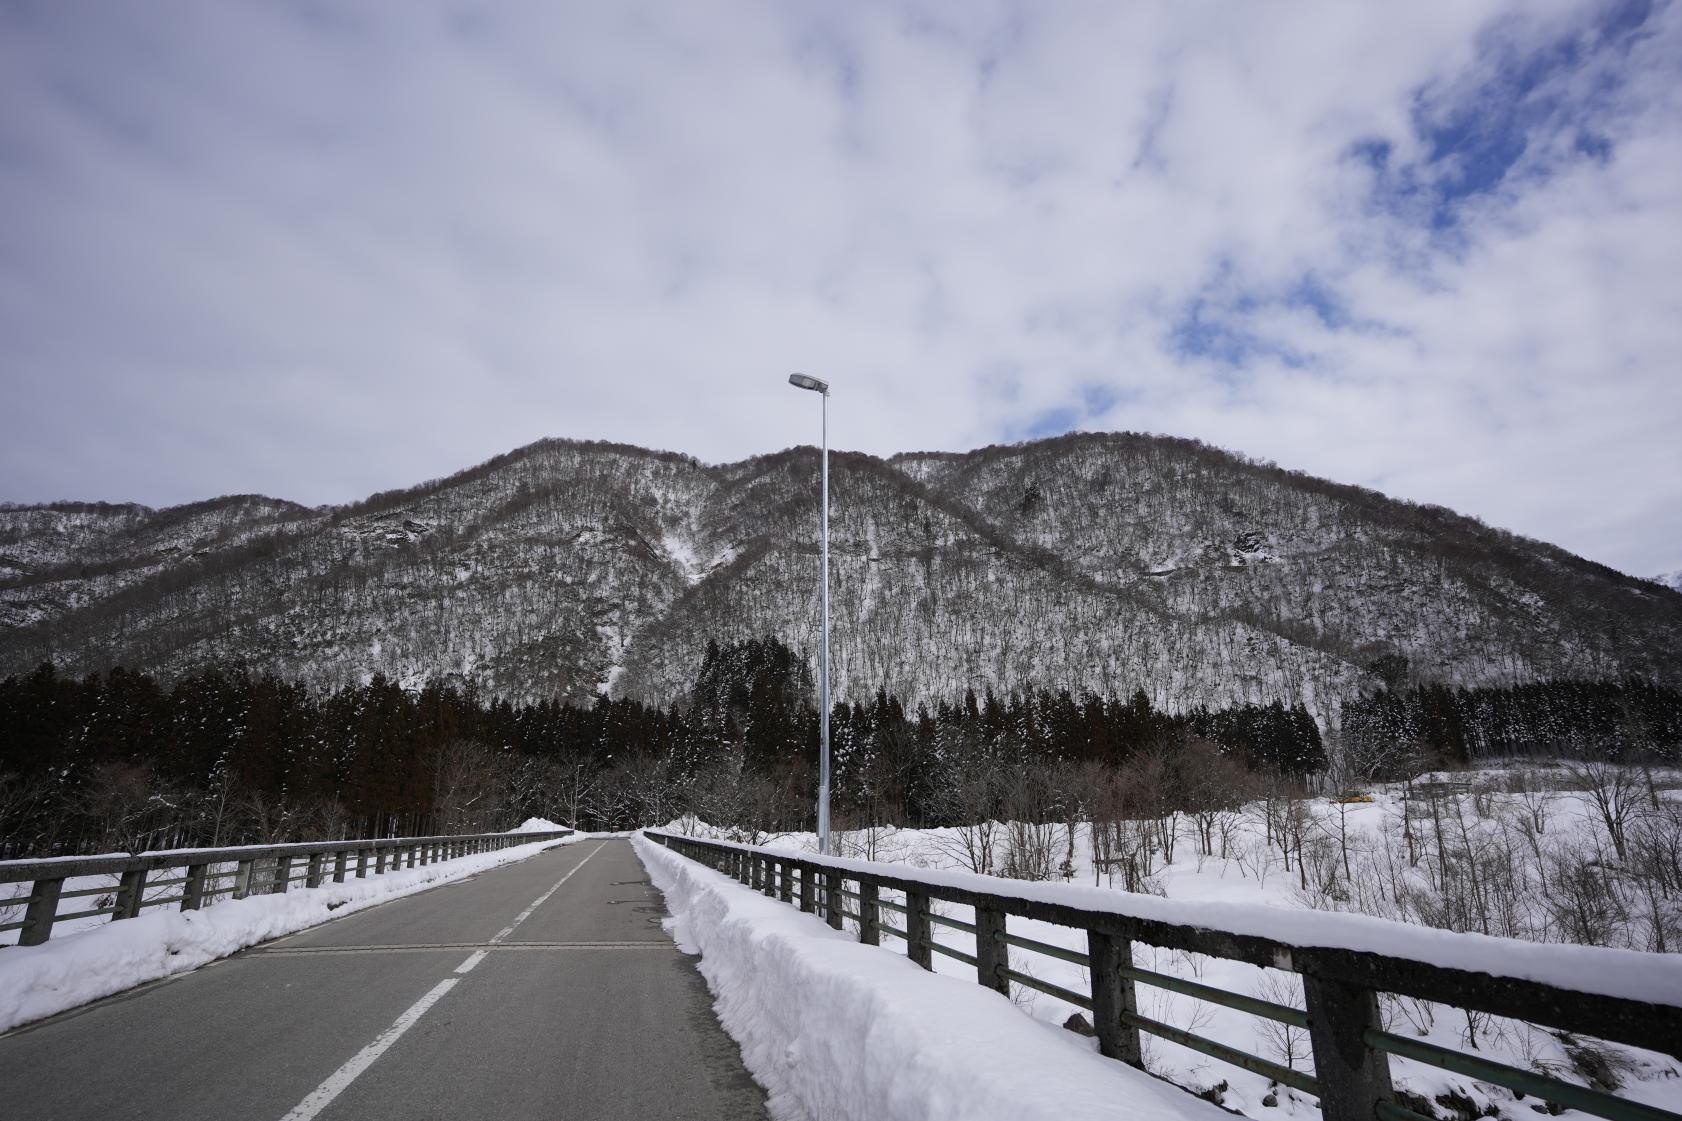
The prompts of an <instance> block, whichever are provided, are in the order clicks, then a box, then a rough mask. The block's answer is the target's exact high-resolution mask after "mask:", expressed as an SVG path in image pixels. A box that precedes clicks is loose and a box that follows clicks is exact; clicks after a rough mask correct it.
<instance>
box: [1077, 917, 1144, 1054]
mask: <svg viewBox="0 0 1682 1121" xmlns="http://www.w3.org/2000/svg"><path fill="white" fill-rule="evenodd" d="M1086 949H1087V954H1088V955H1089V956H1090V958H1091V962H1092V964H1091V970H1090V971H1091V973H1092V1026H1093V1028H1094V1030H1095V1031H1096V1032H1097V1034H1098V1053H1099V1054H1100V1055H1104V1056H1106V1057H1107V1058H1111V1059H1120V1060H1121V1061H1122V1062H1124V1063H1126V1064H1127V1065H1128V1066H1135V1067H1138V1068H1139V1069H1140V1070H1144V1069H1145V1057H1144V1052H1143V1051H1142V1050H1141V1049H1140V1046H1139V1029H1138V1028H1136V1027H1134V1026H1133V1023H1132V1021H1130V1020H1129V1019H1128V1017H1130V1016H1137V1015H1138V1014H1139V1006H1138V1003H1137V997H1136V995H1135V993H1134V990H1133V979H1132V978H1131V977H1126V976H1123V975H1122V972H1121V971H1122V970H1123V969H1131V968H1133V942H1132V940H1131V939H1127V938H1118V937H1116V936H1115V935H1113V934H1106V933H1104V932H1103V931H1100V930H1089V931H1087V932H1086Z"/></svg>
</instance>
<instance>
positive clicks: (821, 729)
mask: <svg viewBox="0 0 1682 1121" xmlns="http://www.w3.org/2000/svg"><path fill="white" fill-rule="evenodd" d="M788 383H789V384H790V385H792V386H794V387H796V388H797V389H810V390H811V391H812V392H814V393H819V394H822V395H823V457H822V464H823V466H822V474H823V489H822V491H821V494H822V498H820V499H819V503H820V506H821V509H822V514H821V523H822V527H823V528H822V533H821V534H820V540H821V542H822V544H821V545H820V546H819V548H820V550H821V558H822V559H821V560H820V561H819V564H820V565H821V567H822V569H823V645H822V646H821V647H819V649H818V681H819V686H818V691H819V708H818V852H819V854H820V855H823V856H828V855H829V383H828V382H827V381H821V380H819V379H818V378H814V377H808V376H807V375H805V374H790V375H789V376H788Z"/></svg>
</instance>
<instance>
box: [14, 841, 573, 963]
mask: <svg viewBox="0 0 1682 1121" xmlns="http://www.w3.org/2000/svg"><path fill="white" fill-rule="evenodd" d="M571 833H572V830H570V829H559V830H555V831H549V832H514V833H474V834H469V835H464V836H454V837H384V838H380V839H377V840H375V839H368V840H349V841H316V842H306V843H303V844H286V845H242V846H238V847H234V848H214V849H170V850H167V851H160V852H143V853H139V854H129V853H114V854H112V855H109V856H63V857H48V858H45V859H39V860H6V861H0V885H3V884H19V883H27V884H29V885H31V886H30V889H29V893H28V894H27V895H13V896H0V918H7V917H8V916H9V915H10V914H12V913H15V911H16V910H17V909H18V908H22V909H23V917H22V918H21V919H18V920H12V921H6V922H0V934H4V933H7V932H9V931H13V930H17V931H21V933H20V934H19V937H18V945H21V946H38V945H40V944H41V943H43V942H45V941H46V940H47V939H48V938H50V937H52V932H53V926H54V925H55V924H56V923H60V922H68V921H71V920H75V919H86V918H94V917H97V916H100V915H110V916H111V918H112V919H113V920H117V919H132V918H134V917H135V916H136V915H138V914H140V911H141V908H143V907H158V906H164V905H166V904H170V903H179V904H181V909H182V910H183V911H192V910H197V909H198V908H200V907H203V906H206V905H208V904H210V903H213V902H215V901H216V898H217V897H218V896H222V895H227V896H230V897H232V898H234V899H244V898H245V897H246V896H248V895H271V894H279V893H281V892H284V891H286V889H287V888H289V887H291V886H292V885H293V884H295V883H298V882H300V881H301V882H302V883H303V884H304V886H305V887H320V886H321V884H322V882H323V881H324V880H326V879H327V878H329V877H330V878H331V879H332V882H334V883H343V882H344V881H345V877H346V876H347V875H353V876H354V877H356V878H358V879H361V878H365V877H366V876H367V875H368V874H369V871H370V869H372V872H373V874H374V875H376V876H378V875H381V874H383V873H385V872H386V871H388V870H390V871H395V870H397V869H399V868H405V867H407V868H413V867H415V866H416V865H422V864H431V863H436V862H437V861H440V860H451V859H454V858H455V857H458V856H467V855H469V854H470V853H478V852H490V851H493V850H496V849H503V848H509V847H511V846H514V845H528V844H531V843H532V842H533V841H542V840H547V839H550V838H560V837H566V836H569V835H570V834H571ZM298 867H301V870H299V871H295V870H294V869H295V868H298ZM172 870H179V871H181V872H182V873H183V874H181V875H176V876H165V877H162V878H158V879H153V878H152V874H153V873H154V872H160V871H162V872H167V871H172ZM112 876H114V877H116V878H117V882H116V883H115V884H111V883H109V882H108V883H103V884H93V885H90V886H82V887H73V888H71V889H70V890H68V891H67V890H65V881H67V880H80V879H87V878H98V877H112ZM169 888H180V889H181V890H180V894H164V895H159V894H157V892H158V891H159V890H162V889H169ZM89 897H94V898H96V899H97V900H98V902H97V903H96V904H95V906H93V907H91V908H86V909H83V910H80V911H71V912H69V913H67V914H61V913H60V912H59V904H60V903H61V902H62V901H63V900H66V899H78V898H89ZM107 899H108V900H109V902H107V901H106V900H107Z"/></svg>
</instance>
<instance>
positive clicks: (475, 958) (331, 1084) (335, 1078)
mask: <svg viewBox="0 0 1682 1121" xmlns="http://www.w3.org/2000/svg"><path fill="white" fill-rule="evenodd" d="M606 847H607V845H606V844H605V843H604V844H600V845H597V846H596V848H595V850H594V851H592V852H591V853H590V856H595V855H596V853H598V852H601V851H602V849H604V848H606ZM590 856H586V857H585V858H584V859H583V860H580V861H579V862H578V863H577V864H575V865H573V866H572V871H571V872H568V873H567V874H566V875H564V876H562V877H561V878H560V879H559V880H557V881H555V886H554V887H552V888H550V889H549V890H548V891H546V892H544V893H543V894H542V895H540V896H538V897H537V899H536V901H535V902H533V903H532V905H531V906H530V907H527V908H526V909H525V910H524V911H521V912H520V914H519V915H518V916H517V917H516V918H515V919H514V921H513V922H511V923H509V924H508V925H507V926H505V927H503V928H502V931H501V933H499V934H498V935H497V936H496V937H495V938H492V939H491V941H490V944H491V945H495V944H496V943H498V942H500V941H502V940H503V939H504V938H506V937H508V935H510V934H512V933H513V932H514V928H515V927H517V926H519V925H520V924H521V923H523V922H525V921H526V920H527V919H528V918H530V917H531V913H532V912H533V911H535V910H537V909H538V908H539V907H541V906H543V904H544V903H545V902H547V901H548V899H549V897H550V896H551V895H554V894H555V893H556V892H557V891H559V890H561V885H562V884H564V883H566V882H567V881H568V880H570V879H571V878H572V874H573V872H576V871H578V870H579V869H580V868H582V867H584V866H585V865H586V864H588V863H590ZM487 952H488V951H487V950H479V951H477V952H475V953H473V954H470V955H468V958H467V960H466V961H464V962H462V963H461V964H460V965H458V966H456V969H455V971H456V972H457V973H466V972H468V971H469V970H471V969H472V968H473V967H474V966H476V965H478V964H479V962H480V961H482V960H483V959H484V957H485V954H486V953H487ZM460 983H461V978H460V977H446V978H445V979H444V980H442V981H440V982H438V984H436V985H434V986H433V987H432V991H430V992H428V993H427V994H426V995H425V996H423V997H421V998H420V999H419V1000H417V1001H415V1003H414V1004H412V1005H411V1006H410V1007H409V1010H408V1011H407V1012H405V1013H403V1015H401V1016H399V1017H397V1020H396V1022H394V1023H393V1024H392V1025H391V1026H390V1027H389V1028H387V1029H385V1031H383V1032H381V1033H380V1034H379V1036H378V1037H377V1038H376V1039H375V1040H374V1042H372V1043H370V1044H368V1046H366V1047H364V1048H363V1049H362V1050H360V1051H358V1052H357V1053H356V1055H355V1056H354V1057H353V1058H352V1059H351V1060H350V1062H348V1063H346V1064H345V1065H344V1066H342V1067H340V1068H339V1069H338V1070H336V1071H334V1072H333V1073H332V1074H330V1075H328V1076H327V1081H325V1082H323V1083H322V1084H321V1085H319V1086H317V1087H316V1088H315V1090H314V1091H313V1092H312V1093H311V1094H310V1095H309V1097H307V1098H305V1099H304V1100H303V1101H301V1102H299V1103H298V1104H297V1106H296V1107H295V1108H294V1109H293V1110H292V1112H291V1113H288V1114H287V1115H286V1116H285V1117H283V1118H281V1121H311V1118H313V1117H315V1116H316V1114H318V1113H320V1112H321V1111H322V1110H324V1109H326V1108H327V1107H328V1106H329V1105H330V1104H332V1102H333V1099H334V1098H336V1097H338V1096H339V1095H340V1094H342V1093H344V1091H345V1088H346V1087H347V1086H349V1085H350V1084H351V1083H352V1082H355V1081H356V1079H357V1078H358V1077H359V1076H360V1075H361V1074H362V1072H363V1071H365V1070H367V1069H368V1068H369V1067H370V1066H372V1065H373V1062H374V1060H375V1059H377V1058H379V1057H380V1056H381V1055H383V1054H385V1052H386V1050H387V1049H388V1048H389V1047H390V1046H391V1045H392V1044H393V1043H396V1042H397V1041H398V1040H399V1039H401V1038H402V1036H403V1033H404V1032H406V1031H408V1030H409V1029H410V1028H412V1027H414V1025H415V1021H416V1020H418V1019H420V1018H421V1017H422V1016H424V1015H426V1010H427V1009H428V1008H431V1007H432V1006H433V1005H434V1004H437V1003H438V1001H439V1000H440V999H441V998H442V997H443V996H444V994H445V993H447V992H449V991H450V990H451V989H453V988H455V987H456V986H457V985H458V984H460Z"/></svg>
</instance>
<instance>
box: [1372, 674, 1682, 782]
mask: <svg viewBox="0 0 1682 1121" xmlns="http://www.w3.org/2000/svg"><path fill="white" fill-rule="evenodd" d="M1343 736H1344V747H1345V750H1346V751H1348V752H1349V753H1350V754H1351V755H1352V756H1354V757H1355V758H1356V759H1359V760H1363V761H1366V764H1367V767H1366V769H1368V770H1370V771H1372V772H1374V773H1375V775H1376V777H1390V776H1389V775H1388V774H1386V772H1387V771H1390V772H1396V771H1399V770H1406V769H1407V768H1409V767H1411V766H1415V765H1416V764H1417V763H1418V762H1420V761H1428V760H1433V759H1435V760H1441V761H1444V762H1449V763H1475V762H1478V761H1481V760H1486V759H1499V758H1505V757H1511V756H1565V757H1595V758H1602V759H1612V760H1618V759H1628V760H1630V761H1636V760H1640V759H1660V760H1669V761H1672V762H1674V761H1676V760H1677V759H1678V757H1679V753H1682V692H1678V691H1677V690H1675V689H1667V688H1664V687H1662V686H1658V685H1654V684H1653V683H1651V682H1649V681H1646V680H1643V679H1641V678H1631V679H1629V680H1627V681H1541V682H1535V683H1532V684H1528V685H1514V686H1510V687H1506V688H1483V689H1454V688H1448V687H1445V686H1441V685H1421V686H1416V687H1414V688H1411V689H1398V690H1384V691H1380V692H1378V693H1376V694H1374V695H1372V696H1370V697H1363V698H1360V699H1358V700H1354V701H1350V702H1348V703H1347V704H1345V705H1344V706H1343Z"/></svg>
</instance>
